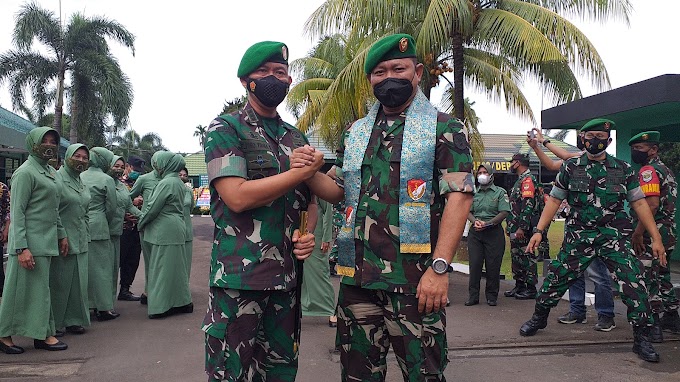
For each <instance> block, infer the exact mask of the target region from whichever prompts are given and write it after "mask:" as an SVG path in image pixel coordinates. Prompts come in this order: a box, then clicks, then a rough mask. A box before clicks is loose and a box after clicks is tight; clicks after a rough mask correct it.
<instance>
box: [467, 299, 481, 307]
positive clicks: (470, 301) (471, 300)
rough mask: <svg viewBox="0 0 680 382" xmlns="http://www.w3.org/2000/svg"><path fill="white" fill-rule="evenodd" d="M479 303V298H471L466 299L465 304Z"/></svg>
mask: <svg viewBox="0 0 680 382" xmlns="http://www.w3.org/2000/svg"><path fill="white" fill-rule="evenodd" d="M477 304H479V300H473V299H469V300H467V301H465V306H472V305H477Z"/></svg>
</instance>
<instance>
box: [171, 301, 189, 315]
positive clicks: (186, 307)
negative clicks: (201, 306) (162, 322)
mask: <svg viewBox="0 0 680 382" xmlns="http://www.w3.org/2000/svg"><path fill="white" fill-rule="evenodd" d="M193 312H194V303H193V302H190V303H188V304H186V305H183V306H178V307H174V308H171V309H170V313H171V314H175V313H193Z"/></svg>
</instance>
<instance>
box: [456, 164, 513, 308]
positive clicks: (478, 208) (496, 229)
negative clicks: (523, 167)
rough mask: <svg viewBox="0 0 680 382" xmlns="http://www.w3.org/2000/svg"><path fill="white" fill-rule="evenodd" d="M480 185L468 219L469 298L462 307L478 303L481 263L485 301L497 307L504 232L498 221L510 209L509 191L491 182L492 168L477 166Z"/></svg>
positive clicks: (501, 220)
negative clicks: (483, 271)
mask: <svg viewBox="0 0 680 382" xmlns="http://www.w3.org/2000/svg"><path fill="white" fill-rule="evenodd" d="M477 182H478V183H479V188H478V189H477V193H476V194H475V196H474V199H473V202H472V208H470V213H469V214H468V220H469V221H470V223H472V227H471V228H472V229H470V233H469V234H468V254H469V256H470V279H469V284H468V293H469V297H468V300H467V301H466V302H465V306H470V305H477V304H478V303H479V283H480V280H481V277H482V266H484V268H485V269H486V288H485V291H484V293H485V295H486V303H487V304H489V306H496V304H497V300H498V287H499V284H500V271H501V263H502V262H503V254H504V253H505V233H504V232H503V227H502V226H501V222H503V220H504V219H505V217H506V216H508V212H510V203H509V201H508V194H507V193H506V192H505V190H504V189H502V188H500V187H496V186H495V185H494V184H493V167H491V166H487V165H484V164H482V165H480V166H479V167H478V168H477Z"/></svg>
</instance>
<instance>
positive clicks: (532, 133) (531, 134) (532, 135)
mask: <svg viewBox="0 0 680 382" xmlns="http://www.w3.org/2000/svg"><path fill="white" fill-rule="evenodd" d="M529 138H531V139H534V138H536V132H535V131H534V129H531V130H529Z"/></svg>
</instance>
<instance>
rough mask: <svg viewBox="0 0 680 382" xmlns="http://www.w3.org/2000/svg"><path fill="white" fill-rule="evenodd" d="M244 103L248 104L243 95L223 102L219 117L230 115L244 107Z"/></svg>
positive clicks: (246, 98)
mask: <svg viewBox="0 0 680 382" xmlns="http://www.w3.org/2000/svg"><path fill="white" fill-rule="evenodd" d="M246 102H248V97H247V96H245V95H242V96H240V97H236V98H234V99H232V100H231V101H224V106H223V107H222V112H221V113H220V115H224V114H231V113H233V112H235V111H238V110H240V109H241V108H243V107H244V106H245V105H246Z"/></svg>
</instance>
